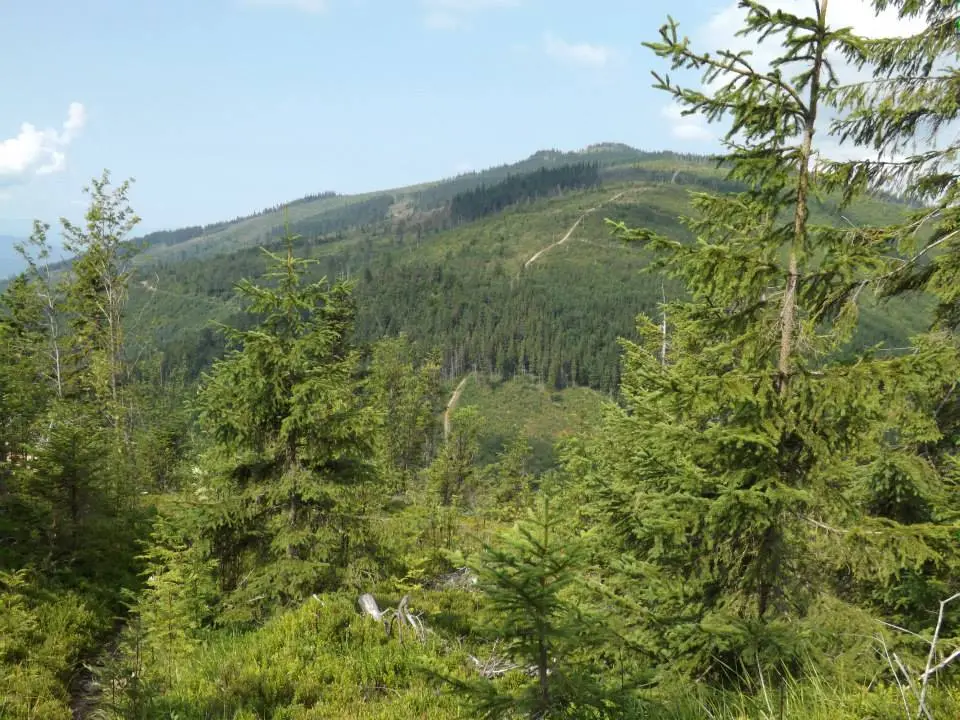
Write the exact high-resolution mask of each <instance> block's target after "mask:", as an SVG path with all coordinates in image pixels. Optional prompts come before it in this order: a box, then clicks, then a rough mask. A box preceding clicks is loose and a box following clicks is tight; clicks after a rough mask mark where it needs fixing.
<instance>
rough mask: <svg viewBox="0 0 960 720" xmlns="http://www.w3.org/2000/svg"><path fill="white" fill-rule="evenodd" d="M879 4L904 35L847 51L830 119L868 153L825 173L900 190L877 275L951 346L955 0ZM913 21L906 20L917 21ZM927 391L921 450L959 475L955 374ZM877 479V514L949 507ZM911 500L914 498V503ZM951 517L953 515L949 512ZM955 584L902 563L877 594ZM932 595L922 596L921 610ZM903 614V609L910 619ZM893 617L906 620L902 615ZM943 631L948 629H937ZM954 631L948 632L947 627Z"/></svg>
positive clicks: (957, 171)
mask: <svg viewBox="0 0 960 720" xmlns="http://www.w3.org/2000/svg"><path fill="white" fill-rule="evenodd" d="M874 5H875V7H876V8H877V9H878V10H891V11H896V12H898V14H899V15H900V17H901V18H902V19H904V20H908V21H912V22H911V25H913V26H914V27H916V24H920V25H921V26H922V27H920V28H919V29H917V30H916V31H915V32H914V34H913V35H910V36H901V37H888V38H877V39H871V40H868V41H866V42H864V43H863V44H862V45H861V47H860V48H858V52H857V53H853V54H850V55H849V59H850V60H852V61H853V62H854V63H856V64H857V66H858V67H859V68H860V69H861V70H866V71H870V72H871V73H872V78H870V79H867V80H865V81H861V82H857V83H852V84H850V85H846V86H844V87H841V88H839V89H838V91H837V94H836V95H837V101H838V103H839V104H840V106H841V107H842V108H843V109H844V110H845V111H846V113H845V115H844V116H843V117H842V118H841V119H840V120H838V121H837V122H835V123H834V128H833V130H834V132H835V133H836V134H837V135H838V136H839V137H841V138H842V139H844V140H846V141H848V142H850V141H852V142H856V143H859V144H862V145H866V146H868V147H870V148H872V149H873V150H874V151H875V152H876V153H877V156H878V157H877V159H870V160H855V161H847V162H841V163H836V164H835V165H834V166H833V167H832V168H831V175H832V177H833V178H835V180H836V182H837V185H838V186H839V187H842V188H843V190H844V191H845V192H846V194H847V195H848V196H849V195H853V194H855V193H856V192H860V191H863V190H864V189H868V190H872V189H881V190H891V189H892V190H895V191H896V192H898V193H900V194H901V195H903V196H905V197H907V198H909V199H910V200H911V201H912V202H913V204H914V209H913V210H912V211H911V212H910V213H909V214H908V215H907V217H906V218H905V219H904V222H903V223H902V224H900V225H898V226H895V227H891V228H886V229H884V230H883V233H882V236H883V237H884V239H885V241H886V243H887V244H888V246H889V249H888V252H889V254H891V255H892V256H894V257H896V258H898V260H897V261H896V262H895V263H894V264H893V265H892V267H891V268H890V270H889V272H887V273H886V274H885V275H884V276H883V277H882V278H881V279H880V280H881V281H880V282H879V283H878V291H879V293H880V294H881V295H882V296H884V297H890V296H904V295H916V294H918V293H921V292H922V293H927V294H929V295H931V296H932V297H933V298H934V300H935V302H936V305H935V312H934V319H933V324H932V326H931V328H930V332H929V334H928V341H929V342H946V343H952V344H953V345H954V347H957V346H960V203H958V200H960V164H958V161H957V151H958V150H960V142H958V138H957V134H956V122H957V120H958V118H960V106H958V104H957V88H958V87H960V69H957V67H956V65H955V61H956V58H957V57H958V54H960V26H958V6H957V5H956V3H943V2H930V1H927V2H917V1H916V0H909V1H907V0H876V2H875V3H874ZM918 19H919V20H921V21H922V22H921V23H915V21H916V20H918ZM939 390H940V392H939V393H936V392H933V393H931V397H930V398H929V400H930V402H931V403H932V410H931V412H932V415H933V418H934V420H935V421H936V423H937V426H938V428H939V430H940V435H939V437H937V438H934V439H933V440H932V441H931V442H930V443H928V445H927V447H925V448H924V456H925V457H926V458H927V459H928V461H929V462H930V463H932V464H934V465H935V466H936V467H937V468H938V469H939V470H940V471H941V472H942V473H943V474H944V475H945V476H946V477H951V478H952V479H953V481H954V483H956V482H960V377H958V376H955V377H954V378H953V379H952V381H951V382H948V383H947V384H945V385H942V386H941V387H940V388H939ZM893 489H894V490H897V491H898V492H897V494H896V495H893V494H892V493H891V492H890V490H891V488H889V487H886V486H881V487H879V488H878V490H879V492H878V493H877V500H878V501H879V503H878V504H879V505H881V507H882V508H883V510H884V511H885V512H886V513H888V514H889V513H896V514H898V515H903V514H904V513H913V514H916V511H917V506H919V512H920V513H921V514H923V515H924V516H929V515H931V514H933V515H935V516H940V517H943V516H945V515H946V513H948V512H950V511H952V512H954V513H956V512H957V507H956V501H954V503H953V504H952V505H951V504H950V503H947V502H944V501H943V499H940V502H938V503H936V506H935V507H934V506H932V504H931V503H925V502H923V501H924V500H925V499H926V498H925V497H924V493H922V492H919V491H918V490H917V489H916V488H913V487H907V488H906V492H904V488H893ZM918 501H919V502H918ZM954 517H956V515H954ZM958 586H960V577H958V574H957V573H956V572H954V573H951V574H946V573H943V572H942V569H941V568H938V567H936V566H932V567H928V568H925V569H924V572H920V573H918V572H905V573H904V577H903V579H902V582H901V585H900V587H899V588H897V591H896V592H893V593H890V592H888V593H883V594H879V596H878V598H877V599H878V601H879V602H881V603H882V605H883V606H884V607H890V606H894V607H896V606H898V605H899V606H902V605H904V598H909V599H913V598H914V597H915V596H916V595H917V593H918V591H920V592H926V594H927V595H935V596H938V597H940V598H943V597H946V596H949V595H952V594H953V593H955V592H956V590H957V588H958ZM931 605H934V603H932V602H930V601H929V600H928V602H927V603H926V607H925V608H924V610H926V611H927V612H929V611H930V606H931ZM910 619H911V618H909V616H908V617H905V618H902V620H903V621H909V620H910ZM901 624H906V622H902V623H901ZM942 632H943V633H946V632H947V628H943V630H942ZM953 632H955V631H953Z"/></svg>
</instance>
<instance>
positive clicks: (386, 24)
mask: <svg viewBox="0 0 960 720" xmlns="http://www.w3.org/2000/svg"><path fill="white" fill-rule="evenodd" d="M729 4H730V3H729V2H728V1H724V0H694V1H692V2H690V1H686V0H685V2H683V3H678V4H677V5H676V7H674V8H672V11H673V12H674V14H675V15H676V16H677V18H678V19H679V20H680V21H681V22H683V23H685V24H686V25H688V26H693V25H697V24H700V23H702V21H703V19H704V18H705V17H706V16H708V15H710V14H711V13H715V12H716V11H717V10H718V9H720V8H722V7H724V6H726V5H729ZM654 5H655V4H654V3H649V4H648V3H645V2H638V1H637V0H593V1H592V2H582V1H580V0H326V1H325V2H324V1H321V0H137V1H136V2H131V1H130V0H83V2H64V1H63V0H8V1H7V2H3V3H2V10H0V12H2V15H3V23H2V25H0V37H2V43H3V47H4V50H5V52H4V53H3V56H4V59H2V60H0V64H2V65H3V66H4V67H3V72H2V76H3V77H4V83H3V85H4V87H3V99H4V101H3V103H2V104H0V233H3V232H5V231H6V232H9V231H10V228H16V227H17V226H18V225H22V224H23V222H24V221H26V220H28V219H30V218H33V217H38V216H39V217H43V218H44V219H48V220H50V221H55V219H56V218H57V217H59V216H60V215H67V216H75V215H76V214H77V213H79V212H80V211H81V207H80V201H81V199H82V197H83V195H82V193H81V188H82V187H83V185H84V184H85V182H86V181H87V180H89V178H90V177H92V176H93V175H96V174H98V173H99V171H100V170H101V169H102V168H105V167H106V168H110V170H111V171H112V173H113V175H114V177H115V178H116V179H121V178H125V177H130V176H132V177H134V178H136V181H137V182H136V185H135V191H134V193H133V199H134V204H135V207H136V209H137V211H138V212H139V213H140V215H141V216H142V217H143V226H144V228H147V229H152V228H159V227H174V226H181V225H184V224H193V223H203V222H212V221H216V220H222V219H225V218H229V217H233V216H236V215H240V214H245V213H247V212H250V211H252V210H257V209H259V208H261V207H264V206H268V205H272V204H274V203H278V202H282V201H285V200H291V199H294V198H296V197H299V196H302V195H304V194H307V193H311V192H319V191H322V190H327V189H333V190H338V191H341V192H357V191H366V190H374V189H382V188H386V187H393V186H397V185H404V184H409V183H413V182H419V181H426V180H433V179H437V178H439V177H444V176H448V175H453V174H456V173H457V172H459V171H462V170H464V169H480V168H483V167H488V166H490V165H495V164H499V163H502V162H508V161H514V160H518V159H521V158H522V157H526V156H527V155H529V154H530V153H532V152H534V151H536V150H538V149H542V148H550V147H559V148H563V149H575V148H579V147H582V146H584V145H587V144H590V143H594V142H599V141H607V140H609V141H620V142H626V143H630V144H632V145H636V146H640V147H643V148H654V149H659V148H663V147H678V146H682V145H690V141H689V140H687V141H679V140H677V139H675V138H672V137H671V136H670V134H669V121H668V120H667V119H666V118H664V117H663V115H662V114H661V112H660V107H661V106H662V105H664V103H665V98H662V97H660V96H659V93H657V92H656V91H654V90H652V89H650V79H649V74H648V71H649V69H650V67H651V64H652V62H654V61H655V58H653V59H652V58H651V54H650V53H649V52H648V51H646V50H645V49H644V48H643V47H642V46H641V44H640V43H641V42H642V41H643V40H648V39H654V38H655V36H656V31H657V28H658V27H659V25H660V23H661V22H662V21H663V19H664V17H665V15H664V11H662V10H660V9H652V6H654ZM71 103H78V104H79V105H78V106H74V112H73V114H72V118H73V120H72V124H71V125H70V127H69V128H68V129H67V130H64V123H65V122H67V121H68V113H69V112H70V107H71ZM24 123H30V124H31V125H32V126H33V128H34V133H33V135H31V136H30V137H26V136H24V134H23V129H22V125H23V124H24ZM18 140H19V141H20V142H19V144H18V146H13V145H11V143H12V142H16V141H18ZM4 143H6V145H4ZM696 144H697V143H693V145H696ZM701 144H702V143H701ZM4 148H6V162H4V152H5V151H4ZM31 152H32V153H33V155H30V153H31ZM5 171H6V172H5ZM38 171H39V172H38Z"/></svg>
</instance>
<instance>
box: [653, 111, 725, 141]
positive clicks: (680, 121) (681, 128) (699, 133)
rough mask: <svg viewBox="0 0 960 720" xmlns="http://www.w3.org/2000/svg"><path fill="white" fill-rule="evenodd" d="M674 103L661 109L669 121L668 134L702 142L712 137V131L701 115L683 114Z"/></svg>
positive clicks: (681, 138) (679, 138)
mask: <svg viewBox="0 0 960 720" xmlns="http://www.w3.org/2000/svg"><path fill="white" fill-rule="evenodd" d="M681 110H682V108H681V107H680V106H679V105H677V104H676V103H670V104H669V105H665V106H664V107H663V109H662V111H661V113H660V114H661V115H663V116H664V117H665V118H667V120H669V121H670V134H671V135H673V137H675V138H677V139H678V140H690V141H694V142H704V141H706V140H712V139H713V132H712V131H711V130H710V126H709V125H708V124H707V121H706V120H704V118H703V117H702V116H701V115H683V114H682V112H681Z"/></svg>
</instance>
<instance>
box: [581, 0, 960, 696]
mask: <svg viewBox="0 0 960 720" xmlns="http://www.w3.org/2000/svg"><path fill="white" fill-rule="evenodd" d="M741 7H742V8H744V9H745V10H746V20H745V25H744V28H743V30H742V34H744V35H747V36H749V37H752V38H755V39H756V40H757V41H758V42H774V43H782V45H781V46H780V47H781V51H780V55H779V57H777V59H775V60H774V61H773V62H772V64H771V66H770V67H769V68H768V69H764V68H760V67H757V66H754V65H753V64H752V61H751V59H750V56H749V53H736V52H732V51H727V50H722V51H720V52H718V53H716V54H711V53H699V52H696V51H694V50H693V49H692V48H691V47H690V45H689V42H688V40H686V39H680V38H679V36H678V34H677V26H676V24H675V23H674V22H673V21H672V20H671V21H670V22H669V24H667V25H665V26H664V27H663V28H662V30H661V41H660V42H657V43H650V44H649V45H648V46H649V47H650V48H651V49H652V50H653V51H654V52H655V53H656V54H657V55H659V56H660V57H663V58H667V59H668V60H670V61H671V63H672V66H673V68H674V69H677V68H683V69H695V70H700V71H702V72H703V80H704V83H705V87H707V88H711V89H708V90H694V89H687V88H682V87H680V86H678V85H677V84H675V83H674V82H673V81H671V80H670V78H669V77H660V76H656V77H657V87H659V88H660V89H662V90H664V91H666V92H667V93H668V94H670V95H671V96H672V97H673V98H674V100H675V101H676V102H677V103H679V104H680V105H681V106H682V107H683V108H684V112H685V113H691V114H701V115H703V116H705V117H706V118H707V119H709V120H711V121H712V120H722V119H728V120H729V121H730V126H729V131H728V132H727V134H726V137H725V146H726V148H727V152H726V154H725V155H724V157H723V158H722V160H723V163H724V167H726V168H727V169H728V170H729V176H730V177H731V178H732V179H735V180H739V181H741V182H743V183H745V184H746V185H747V187H748V188H749V189H748V190H747V191H745V192H741V193H737V194H732V195H713V194H706V193H698V194H694V195H693V196H692V199H691V202H692V208H693V211H694V212H693V214H692V216H691V217H688V218H685V224H686V225H687V226H688V227H689V228H690V230H691V231H692V234H693V235H694V236H695V238H696V240H695V242H693V243H681V242H678V241H676V240H674V239H672V238H669V237H664V236H661V235H658V234H656V233H653V232H650V231H645V230H642V229H634V230H631V229H628V228H626V227H624V226H623V225H619V226H617V228H616V229H617V231H618V233H619V234H620V235H621V236H622V237H624V238H625V239H628V240H633V241H638V242H642V243H644V244H645V245H647V246H648V247H650V248H651V249H653V250H654V251H656V252H657V253H658V256H659V259H658V261H657V263H656V264H655V266H654V267H656V268H662V269H664V270H665V271H666V272H667V273H668V274H669V275H671V276H672V277H675V278H678V279H680V280H682V281H683V282H684V283H685V285H686V287H687V289H688V292H689V297H690V299H689V301H682V302H681V301H678V302H674V303H670V304H669V306H668V309H667V316H668V317H669V318H670V327H669V339H670V343H669V351H668V352H667V353H666V357H665V358H664V357H661V348H662V332H661V328H660V327H659V324H658V322H657V319H654V318H646V317H641V318H640V322H639V331H640V336H641V338H642V339H641V341H640V342H639V343H629V342H625V343H624V347H625V357H624V370H623V380H622V388H621V391H622V392H621V395H622V400H623V405H624V407H623V408H622V409H611V411H610V413H609V415H608V417H607V420H606V424H605V427H604V431H603V432H602V433H600V434H599V435H598V436H597V438H596V439H595V440H594V441H592V442H591V443H588V444H587V446H586V449H585V451H582V452H574V453H572V454H571V456H570V457H568V464H569V466H570V468H571V469H572V470H575V471H576V472H578V473H582V474H583V475H585V476H586V478H587V481H588V484H589V488H590V491H591V495H592V496H593V497H596V498H598V500H597V501H596V502H595V503H594V504H593V505H592V507H591V508H589V510H588V511H589V512H592V513H596V515H597V519H598V520H599V521H600V522H601V523H602V525H603V526H604V527H605V528H607V529H608V531H609V533H610V536H611V537H610V540H609V543H610V545H611V546H612V547H613V548H615V550H614V552H613V553H612V555H613V556H614V557H615V559H614V560H609V561H608V566H607V570H606V574H607V587H608V590H609V591H610V594H611V598H612V599H614V600H615V601H616V602H619V603H621V604H622V606H623V607H624V610H625V615H624V617H625V622H626V625H627V626H628V627H629V630H631V631H632V637H633V639H634V640H635V641H636V642H637V643H638V644H639V645H640V646H642V647H644V648H645V649H646V651H647V652H649V653H650V654H651V656H652V657H653V659H654V660H655V661H656V662H658V663H659V664H660V665H661V667H663V668H665V669H670V670H681V671H687V672H690V673H692V674H695V675H696V676H698V677H713V678H715V679H726V680H735V681H741V680H743V679H744V678H747V677H750V678H754V679H756V678H757V676H758V672H759V673H760V674H761V679H762V674H765V673H767V672H768V671H771V670H776V671H780V672H796V671H799V670H800V669H801V667H802V664H803V660H804V659H807V658H811V657H816V655H817V652H818V651H820V650H828V649H829V651H830V652H831V653H832V654H833V655H834V657H835V658H836V657H837V656H838V653H840V652H841V650H843V649H844V648H850V647H851V646H855V645H856V644H857V642H859V638H858V636H857V631H854V630H853V627H852V625H851V621H852V619H853V618H856V617H861V618H863V617H865V615H866V614H865V613H864V612H863V611H862V609H861V608H860V607H858V606H857V602H858V600H859V599H860V598H859V596H858V595H857V591H856V589H857V584H858V583H860V582H863V581H865V580H869V581H870V582H872V583H874V584H877V585H880V586H886V585H893V584H896V583H898V581H899V578H900V577H901V576H902V573H903V571H904V570H909V569H920V568H930V567H936V568H939V569H941V570H942V569H944V568H945V567H953V566H955V565H956V551H955V548H954V542H953V540H952V537H953V535H952V533H954V532H955V531H956V525H955V524H954V523H952V522H950V520H951V518H952V517H954V516H951V515H949V514H946V513H941V512H939V510H940V509H941V507H939V506H940V505H941V503H942V502H944V501H946V499H947V497H948V496H947V493H946V488H945V487H944V478H943V476H942V474H941V473H940V471H939V469H938V468H937V466H936V465H935V464H933V463H931V461H930V460H929V459H928V458H927V457H926V456H925V455H924V453H923V449H924V447H925V446H926V445H927V444H929V443H931V442H936V441H937V439H938V438H939V437H940V429H939V428H938V426H937V423H936V420H935V418H934V416H933V413H932V411H931V408H932V406H933V400H934V398H935V397H936V396H937V394H938V393H939V392H940V389H941V388H943V387H944V385H945V384H947V383H948V382H950V381H952V379H955V378H956V376H957V373H958V365H957V358H956V353H955V351H954V348H953V347H951V346H950V345H949V344H947V343H945V342H942V341H941V340H940V339H938V338H931V337H924V338H920V339H918V341H917V344H916V346H915V347H914V348H912V350H911V351H910V352H906V353H903V352H901V353H894V352H887V351H884V350H883V349H879V348H878V349H873V350H870V351H868V352H865V353H861V354H859V355H855V356H854V357H852V358H850V355H851V353H850V352H849V341H850V339H851V337H852V335H853V333H854V331H855V330H856V328H857V325H858V313H859V309H860V307H861V305H862V303H863V302H865V301H866V299H867V297H868V296H869V292H868V291H869V288H870V287H871V285H874V284H876V283H877V282H879V280H880V279H882V278H884V277H885V276H886V275H887V274H888V273H889V272H890V271H891V269H892V268H893V267H895V266H896V264H897V262H898V261H897V260H896V259H895V258H892V257H890V256H889V255H888V253H887V249H888V246H887V243H886V242H884V236H883V233H880V232H876V231H874V230H872V229H870V228H854V227H851V226H849V225H847V224H841V225H838V226H825V225H815V224H812V223H811V222H810V221H809V219H808V216H809V210H810V207H811V204H812V203H813V202H815V201H816V199H817V198H818V197H820V193H821V192H822V190H823V188H824V187H825V183H827V182H831V183H836V182H837V179H836V177H831V176H830V173H829V172H827V173H826V176H824V174H823V173H818V172H817V168H818V162H819V160H818V159H819V158H820V152H819V149H818V146H817V143H816V139H817V137H818V135H817V133H818V129H819V128H820V126H822V125H823V124H824V118H823V113H824V112H825V111H828V110H829V109H830V105H831V104H832V103H833V99H834V97H835V93H836V92H837V90H838V87H839V86H838V80H837V78H836V76H835V75H834V73H833V69H832V66H831V64H830V57H832V56H833V53H837V52H842V53H847V54H852V53H856V52H859V49H860V48H861V47H862V45H863V40H862V39H861V38H858V37H856V36H854V35H853V34H852V33H851V32H850V31H849V30H833V29H831V28H830V25H829V15H828V1H827V0H819V1H816V0H811V1H810V2H809V3H808V7H809V9H810V11H811V15H809V16H798V15H792V14H790V13H785V12H782V11H772V10H770V9H768V8H766V7H765V6H764V5H763V4H761V3H755V2H741ZM851 199H852V196H851ZM841 350H845V351H846V352H844V353H841V352H839V351H841ZM842 358H850V359H842ZM882 485H886V486H888V487H889V492H890V494H891V495H892V496H895V497H899V495H898V493H899V492H900V491H901V490H902V491H904V492H906V491H909V492H911V493H913V494H915V495H917V496H918V497H917V505H918V506H919V507H920V508H922V509H923V512H918V513H917V514H915V515H902V514H901V515H898V514H896V513H884V512H877V507H876V505H875V504H874V502H873V501H874V500H875V498H876V495H877V488H878V487H880V486H882ZM608 557H609V556H608ZM831 634H833V635H834V639H830V636H831ZM828 646H829V647H828Z"/></svg>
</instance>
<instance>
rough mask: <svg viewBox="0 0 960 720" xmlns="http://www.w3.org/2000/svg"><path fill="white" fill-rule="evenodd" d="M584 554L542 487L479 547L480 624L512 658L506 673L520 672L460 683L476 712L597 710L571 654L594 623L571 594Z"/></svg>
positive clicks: (535, 714)
mask: <svg viewBox="0 0 960 720" xmlns="http://www.w3.org/2000/svg"><path fill="white" fill-rule="evenodd" d="M565 526H566V528H565ZM584 560H585V556H584V554H583V551H582V547H581V545H580V544H579V542H578V540H577V538H576V536H575V535H572V534H571V533H570V532H569V524H568V523H567V519H566V518H565V517H564V516H563V515H562V514H561V513H559V512H557V510H556V509H554V507H553V505H552V503H551V502H550V498H549V497H548V496H547V495H546V494H543V495H541V496H540V497H539V498H538V499H537V501H536V504H535V506H534V508H533V509H530V510H528V512H527V517H526V519H525V520H524V521H522V522H520V523H518V524H517V525H516V526H515V527H514V528H513V530H512V531H511V532H509V533H505V534H503V535H502V536H501V537H500V538H499V541H498V542H496V543H495V544H493V545H488V546H486V547H485V550H484V553H483V555H482V556H481V558H480V560H479V563H478V568H477V569H478V573H479V577H480V586H481V589H482V590H483V591H484V593H485V594H486V597H487V599H488V600H489V602H490V609H491V610H492V612H493V613H494V618H495V619H494V620H493V621H492V622H491V624H490V625H489V626H488V627H486V628H485V629H486V630H487V631H488V632H489V634H491V635H492V636H493V637H495V638H497V639H498V641H502V643H503V644H502V646H501V647H502V648H503V650H502V651H503V653H504V658H502V660H506V659H509V661H512V663H513V667H514V668H516V670H515V672H514V673H513V674H514V675H519V674H521V673H525V674H526V679H525V680H524V681H522V682H512V683H510V682H509V680H510V679H512V678H510V677H509V676H508V678H507V679H505V681H504V683H505V684H494V683H491V682H489V681H477V682H474V683H472V684H467V685H466V686H465V689H467V691H468V692H469V693H470V695H471V696H472V698H473V700H474V702H475V703H476V708H477V711H478V712H479V713H480V716H481V717H487V718H519V717H529V718H553V717H580V716H582V717H604V715H603V714H598V712H599V711H600V709H602V708H603V706H604V703H603V702H601V701H600V700H599V698H600V697H602V695H601V693H600V692H599V690H598V688H599V686H598V685H595V684H594V683H593V682H592V679H591V674H590V673H589V672H588V671H587V668H586V666H585V664H581V665H579V666H578V662H577V661H578V654H580V653H583V651H584V650H585V648H586V647H587V646H588V645H591V644H595V642H596V640H597V639H598V638H597V636H596V635H594V636H593V639H592V641H591V639H590V638H591V631H593V630H594V627H593V626H592V624H591V623H590V621H589V619H588V618H586V617H584V616H583V615H582V614H581V612H580V611H579V609H578V607H577V603H576V601H575V595H574V594H573V590H574V589H575V586H576V583H577V582H578V575H579V573H580V572H582V571H583V569H584ZM496 647H497V646H496V645H494V649H496ZM610 704H611V706H612V703H610ZM581 712H582V713H587V714H583V715H581V714H580V713H581Z"/></svg>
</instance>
